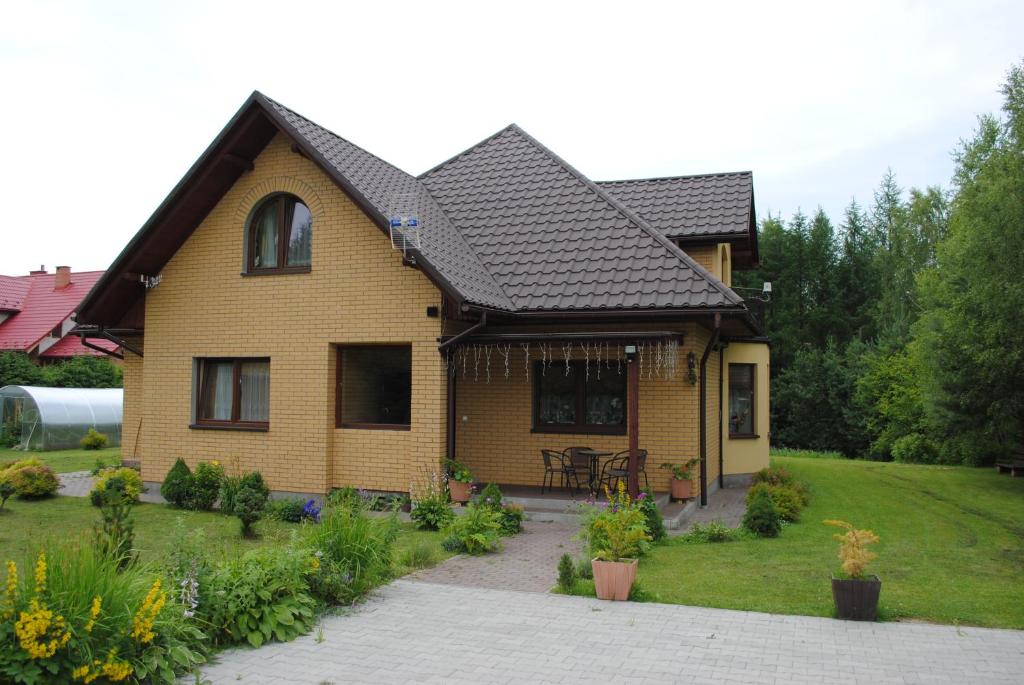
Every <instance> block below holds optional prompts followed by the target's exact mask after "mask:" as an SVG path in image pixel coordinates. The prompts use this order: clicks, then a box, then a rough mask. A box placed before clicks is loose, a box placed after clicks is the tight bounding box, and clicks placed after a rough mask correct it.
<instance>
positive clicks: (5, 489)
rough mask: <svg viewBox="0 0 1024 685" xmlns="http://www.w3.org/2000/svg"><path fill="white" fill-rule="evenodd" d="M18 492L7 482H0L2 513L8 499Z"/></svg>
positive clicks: (0, 507)
mask: <svg viewBox="0 0 1024 685" xmlns="http://www.w3.org/2000/svg"><path fill="white" fill-rule="evenodd" d="M15 492H16V490H15V489H14V486H13V485H11V483H10V482H8V481H6V480H0V511H3V510H4V505H5V504H7V500H8V498H9V497H10V496H11V495H13V494H14V493H15Z"/></svg>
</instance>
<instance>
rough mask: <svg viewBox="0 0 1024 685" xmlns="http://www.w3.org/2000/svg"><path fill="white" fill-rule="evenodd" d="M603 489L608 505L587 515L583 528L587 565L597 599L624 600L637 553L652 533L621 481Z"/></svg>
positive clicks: (630, 586) (631, 586)
mask: <svg viewBox="0 0 1024 685" xmlns="http://www.w3.org/2000/svg"><path fill="white" fill-rule="evenodd" d="M605 493H606V494H607V495H608V506H607V507H606V508H605V509H603V510H599V511H598V512H597V513H596V514H594V515H593V516H592V517H590V519H589V520H588V521H587V524H586V528H585V535H586V538H587V540H588V542H589V545H590V553H591V555H592V556H593V558H592V560H591V562H590V567H591V568H592V569H593V571H594V590H595V591H596V593H597V598H598V599H612V600H620V601H624V600H627V599H629V592H630V590H632V588H633V583H634V581H636V569H637V564H638V557H639V556H640V555H641V554H642V553H643V552H644V550H645V549H646V548H647V545H648V544H649V543H650V541H651V536H650V535H648V534H647V528H646V517H645V516H644V512H643V510H641V509H640V507H639V506H637V505H636V503H635V502H632V501H630V499H629V495H628V494H626V486H625V484H624V483H623V482H622V481H619V489H618V492H617V493H616V494H614V495H613V494H611V493H609V492H608V491H607V489H606V490H605Z"/></svg>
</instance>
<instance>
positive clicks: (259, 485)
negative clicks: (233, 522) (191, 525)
mask: <svg viewBox="0 0 1024 685" xmlns="http://www.w3.org/2000/svg"><path fill="white" fill-rule="evenodd" d="M246 487H249V488H255V490H256V491H257V492H259V493H263V494H264V495H266V497H268V498H269V497H270V488H268V487H267V485H266V483H265V482H264V481H263V475H262V474H261V473H260V472H259V471H252V472H250V473H243V474H242V475H240V476H225V477H224V479H223V480H222V481H221V484H220V508H221V511H223V512H225V513H227V514H232V513H234V511H235V495H236V494H237V493H238V491H239V490H241V489H242V488H246Z"/></svg>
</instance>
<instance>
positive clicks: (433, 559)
mask: <svg viewBox="0 0 1024 685" xmlns="http://www.w3.org/2000/svg"><path fill="white" fill-rule="evenodd" d="M437 561H438V558H437V550H436V549H435V548H434V546H433V545H432V544H430V543H429V542H426V541H423V540H420V541H418V542H417V543H416V544H414V545H413V546H412V547H407V548H405V549H404V550H402V553H401V554H400V555H399V556H398V565H399V566H403V567H405V568H407V569H409V570H415V569H421V568H430V567H431V566H433V565H435V564H436V563H437Z"/></svg>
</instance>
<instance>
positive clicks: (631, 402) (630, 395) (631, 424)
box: [626, 352, 640, 499]
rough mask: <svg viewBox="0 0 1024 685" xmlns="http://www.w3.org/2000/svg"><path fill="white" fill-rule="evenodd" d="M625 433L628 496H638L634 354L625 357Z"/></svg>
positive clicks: (637, 398)
mask: <svg viewBox="0 0 1024 685" xmlns="http://www.w3.org/2000/svg"><path fill="white" fill-rule="evenodd" d="M626 433H627V434H628V436H629V462H628V467H627V472H628V476H627V479H626V482H627V485H628V487H629V496H630V497H631V498H632V499H636V498H637V497H639V495H640V364H639V363H638V361H637V359H636V353H635V352H634V353H633V354H627V355H626Z"/></svg>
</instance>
